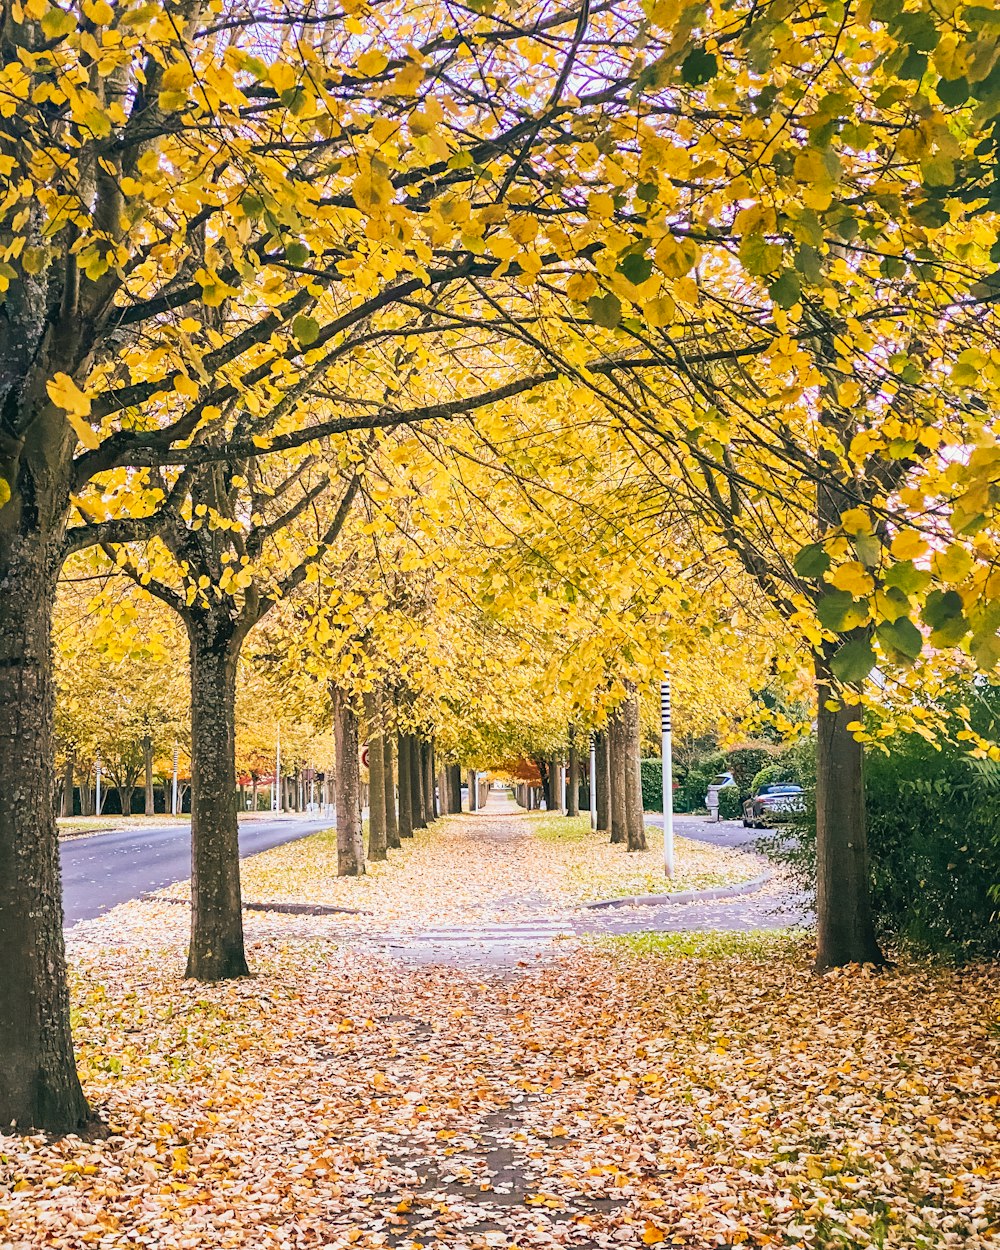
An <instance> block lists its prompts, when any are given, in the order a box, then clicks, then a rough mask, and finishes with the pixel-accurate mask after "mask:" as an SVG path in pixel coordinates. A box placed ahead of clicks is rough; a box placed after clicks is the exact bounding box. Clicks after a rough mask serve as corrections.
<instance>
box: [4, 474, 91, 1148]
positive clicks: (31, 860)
mask: <svg viewBox="0 0 1000 1250" xmlns="http://www.w3.org/2000/svg"><path fill="white" fill-rule="evenodd" d="M25 472H27V471H25ZM8 510H9V511H8ZM33 510H34V509H33V507H29V505H28V503H26V502H19V501H18V500H17V499H13V498H12V499H11V501H10V502H8V503H7V504H6V505H5V506H4V508H2V509H0V760H2V783H3V784H2V785H0V968H2V969H3V972H2V975H0V1056H2V1059H0V1126H3V1129H4V1130H5V1129H6V1128H7V1126H9V1125H11V1124H13V1125H16V1127H17V1128H18V1129H21V1130H27V1129H40V1130H45V1131H48V1132H53V1133H67V1132H73V1131H75V1130H77V1129H79V1128H81V1127H82V1126H83V1125H84V1124H85V1123H86V1121H87V1118H88V1108H87V1102H86V1100H85V1098H84V1096H83V1091H82V1089H81V1088H80V1082H79V1079H78V1077H77V1074H76V1067H75V1065H74V1062H73V1042H72V1038H71V1035H70V1020H69V995H68V992H67V989H66V957H65V947H64V943H63V931H62V924H63V909H62V888H61V884H60V875H59V839H58V834H57V832H56V822H55V816H54V808H53V779H54V775H55V750H54V739H53V678H52V655H51V645H52V638H51V629H52V613H53V609H54V605H55V590H56V578H57V576H58V571H59V561H58V558H57V557H56V555H55V547H56V543H55V540H54V539H53V540H52V541H50V542H46V540H45V537H44V535H42V534H40V533H39V532H38V531H37V528H34V527H33V525H32V521H33V519H34V518H32V517H31V516H30V515H27V516H26V515H24V514H26V513H30V512H33ZM5 513H7V515H6V516H5V515H4V514H5Z"/></svg>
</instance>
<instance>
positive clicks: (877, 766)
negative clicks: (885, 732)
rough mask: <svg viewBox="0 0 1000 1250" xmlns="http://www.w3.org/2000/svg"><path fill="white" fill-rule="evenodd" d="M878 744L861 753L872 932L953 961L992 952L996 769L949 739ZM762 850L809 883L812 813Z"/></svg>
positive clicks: (999, 779)
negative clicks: (935, 744)
mask: <svg viewBox="0 0 1000 1250" xmlns="http://www.w3.org/2000/svg"><path fill="white" fill-rule="evenodd" d="M886 745H887V747H888V754H884V753H882V752H881V751H869V752H868V753H867V755H866V758H865V804H866V808H867V816H868V841H869V850H870V856H871V865H872V905H873V908H874V913H875V922H876V925H877V927H878V930H879V933H880V935H881V936H882V937H883V938H888V939H889V940H903V941H905V942H909V943H912V944H914V945H916V946H919V947H922V948H924V949H926V950H929V951H934V952H937V953H940V954H946V955H950V956H954V957H962V956H964V957H975V956H982V955H986V956H994V955H996V954H998V953H1000V926H998V924H997V915H998V911H1000V767H998V766H997V765H995V764H991V763H990V762H989V761H980V760H974V759H972V758H970V757H969V756H968V755H966V754H965V753H964V752H963V751H962V750H961V749H960V748H959V747H958V746H955V745H952V744H945V745H944V746H943V747H942V749H941V750H937V749H935V747H933V746H932V745H930V744H929V743H927V742H925V741H924V739H923V738H921V737H920V736H919V735H917V734H900V735H897V736H896V737H894V738H892V739H890V740H889V741H888V743H887V744H886ZM809 781H810V779H809V777H808V776H806V778H805V782H806V785H807V787H808V785H809ZM810 807H811V808H812V804H810ZM765 849H766V850H767V853H768V854H770V855H771V856H772V857H773V858H776V859H779V860H781V861H782V862H783V863H785V864H786V865H787V866H788V867H789V868H790V869H791V870H792V872H793V873H794V874H795V876H796V877H797V878H798V880H799V881H800V882H801V883H802V885H803V886H804V887H806V888H808V889H813V888H814V887H815V875H816V814H815V809H814V808H813V809H812V810H810V811H809V812H807V813H806V814H805V815H804V816H803V817H802V818H801V820H799V821H796V822H795V824H794V826H792V827H791V828H788V829H786V831H784V832H779V831H775V832H774V833H772V834H771V835H770V837H769V838H768V839H767V845H766V848H765Z"/></svg>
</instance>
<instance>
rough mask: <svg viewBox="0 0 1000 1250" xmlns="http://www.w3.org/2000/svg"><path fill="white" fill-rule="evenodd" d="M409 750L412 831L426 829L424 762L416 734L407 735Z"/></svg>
mask: <svg viewBox="0 0 1000 1250" xmlns="http://www.w3.org/2000/svg"><path fill="white" fill-rule="evenodd" d="M409 749H410V788H411V795H410V806H411V809H412V811H413V827H414V829H426V828H427V818H426V816H425V814H424V813H425V811H426V808H425V806H424V761H423V752H422V751H421V749H420V738H419V736H418V735H417V734H410V735H409Z"/></svg>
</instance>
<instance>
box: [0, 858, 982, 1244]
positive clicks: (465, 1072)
mask: <svg viewBox="0 0 1000 1250" xmlns="http://www.w3.org/2000/svg"><path fill="white" fill-rule="evenodd" d="M252 862H253V861H250V863H251V864H252ZM481 884H482V885H483V886H487V885H488V881H487V880H485V879H484V880H483V881H482V882H481ZM442 886H443V882H442ZM521 888H522V889H523V888H524V883H523V882H522V885H521ZM436 895H437V888H436V886H432V889H431V891H430V894H429V897H430V898H431V900H432V901H431V904H430V908H429V910H427V911H425V910H424V909H422V908H421V907H420V906H419V903H418V904H417V909H416V910H415V911H414V912H411V914H410V916H409V917H408V919H409V921H410V922H411V923H413V924H415V925H417V926H420V925H422V924H426V923H427V922H428V921H430V922H431V923H433V922H434V919H435V917H436V916H437V915H439V914H440V908H439V906H438V904H437V902H436V901H435V900H436ZM413 897H414V899H415V898H416V896H415V895H414V896H413ZM246 919H247V935H248V939H249V943H250V945H251V947H252V949H253V951H254V959H255V964H256V965H257V967H258V968H259V973H258V975H257V976H255V977H254V979H253V980H252V981H247V980H244V981H235V982H228V983H224V984H219V985H207V986H206V985H196V984H194V983H192V982H189V981H184V980H182V979H181V978H180V976H179V975H177V973H176V972H174V971H172V969H174V968H178V967H179V966H180V965H181V964H182V955H183V949H184V943H185V940H186V929H187V924H188V917H187V915H186V909H184V908H182V907H178V906H171V905H168V904H159V905H157V904H150V903H140V902H136V903H132V904H127V905H125V906H124V907H122V908H119V909H117V910H116V911H115V912H113V913H111V914H110V915H109V916H106V917H103V918H101V919H99V920H96V921H92V922H88V923H87V924H86V925H84V926H81V927H79V928H78V929H77V930H76V931H75V932H74V933H73V934H71V935H70V940H69V948H70V958H71V962H72V965H73V998H74V1007H75V1011H76V1016H77V1021H78V1025H77V1031H78V1045H79V1061H80V1065H81V1071H82V1075H83V1079H84V1083H85V1086H86V1089H87V1092H88V1095H89V1096H90V1098H91V1100H92V1102H93V1103H94V1105H95V1106H96V1107H98V1108H100V1110H101V1111H102V1113H103V1114H104V1115H105V1117H106V1119H107V1121H108V1123H109V1125H110V1127H111V1129H112V1136H111V1137H110V1138H109V1139H108V1140H107V1141H96V1142H87V1141H82V1140H80V1139H79V1138H76V1137H68V1138H65V1139H63V1140H61V1141H55V1142H52V1141H49V1140H47V1139H45V1138H43V1137H41V1136H37V1137H33V1138H24V1139H15V1138H5V1139H4V1141H3V1156H4V1163H3V1166H4V1170H5V1180H6V1182H7V1186H6V1198H5V1200H4V1202H3V1203H2V1204H0V1229H2V1235H3V1236H4V1237H5V1238H6V1239H7V1240H9V1241H11V1242H12V1243H13V1244H15V1245H16V1244H18V1243H21V1244H24V1245H30V1246H43V1245H60V1244H62V1245H65V1246H67V1247H78V1246H80V1247H82V1246H84V1245H89V1244H100V1243H101V1241H102V1240H103V1241H105V1242H108V1243H109V1244H113V1243H114V1242H120V1243H121V1244H123V1245H124V1244H127V1243H128V1242H131V1241H135V1242H138V1243H141V1242H142V1241H143V1240H145V1241H146V1242H147V1243H149V1244H151V1245H159V1246H169V1245H171V1244H177V1245H178V1246H181V1245H183V1246H184V1247H185V1250H218V1247H220V1246H226V1247H229V1248H230V1250H251V1247H252V1248H253V1250H261V1248H262V1250H278V1248H279V1247H288V1246H295V1245H301V1246H308V1245H310V1244H315V1245H317V1246H321V1245H331V1246H340V1245H355V1246H360V1247H362V1248H363V1250H376V1247H384V1246H385V1245H386V1244H387V1241H389V1240H391V1241H393V1242H395V1243H396V1244H399V1245H401V1246H406V1247H414V1248H415V1247H416V1245H418V1244H419V1245H422V1246H428V1245H440V1246H447V1247H448V1250H485V1248H486V1247H489V1246H505V1247H514V1246H517V1247H521V1248H522V1250H552V1247H553V1246H566V1247H572V1246H574V1245H578V1244H579V1245H596V1246H607V1247H613V1246H619V1245H654V1246H655V1245H665V1246H671V1245H677V1246H681V1247H692V1248H693V1247H698V1248H699V1250H700V1247H703V1246H704V1247H723V1246H732V1247H735V1246H745V1247H747V1250H750V1248H751V1247H758V1248H759V1247H776V1246H781V1247H789V1248H792V1247H795V1248H797V1250H819V1248H820V1247H821V1246H827V1245H831V1244H843V1245H845V1246H852V1247H856V1248H857V1250H868V1248H869V1247H871V1248H873V1250H874V1248H875V1247H878V1248H879V1250H913V1247H914V1246H921V1247H926V1250H946V1248H947V1247H951V1246H955V1245H961V1246H962V1248H963V1250H965V1248H966V1247H968V1248H969V1250H987V1248H988V1247H991V1246H993V1245H995V1243H996V1237H997V1232H998V1223H997V1221H998V1211H997V1206H996V1187H997V1184H998V1181H1000V1172H998V1166H997V1157H996V1141H997V1134H998V1132H1000V1120H998V1117H1000V1102H998V1099H997V1096H996V1089H995V1071H996V1024H997V1000H998V993H1000V985H998V982H997V979H996V974H995V970H992V969H990V968H987V967H967V968H964V969H962V970H961V971H956V970H953V969H949V968H944V967H942V968H934V967H931V966H928V965H922V964H909V963H907V962H905V961H903V962H901V963H900V964H898V965H897V966H896V967H894V968H892V969H889V970H887V971H884V972H878V973H876V972H870V971H863V970H860V969H858V968H849V969H845V970H843V971H841V972H839V973H836V974H831V975H829V976H826V977H817V976H815V975H814V974H812V972H811V971H810V968H809V961H808V960H809V952H808V951H806V950H803V949H801V948H800V947H799V946H798V945H797V944H796V943H795V942H791V941H789V940H788V939H787V938H774V939H770V940H765V939H762V938H761V937H759V936H757V937H755V936H754V935H726V934H723V933H714V934H707V935H703V940H701V941H696V940H694V937H693V935H683V934H682V935H675V936H676V937H677V939H678V940H677V941H676V942H675V943H670V942H668V941H664V942H662V943H661V949H662V953H657V950H658V948H657V946H656V945H655V944H646V947H644V946H643V944H642V943H639V942H636V943H632V942H628V943H623V944H620V945H618V946H615V947H613V948H611V949H606V948H602V949H601V950H594V949H592V948H590V949H588V948H581V947H579V946H577V945H572V944H569V943H565V942H564V943H561V944H560V945H559V946H558V948H557V952H554V953H552V954H550V955H549V956H548V957H546V958H544V959H538V960H536V959H530V960H528V961H526V966H523V967H516V966H515V967H513V968H508V967H502V968H499V969H495V968H491V967H489V966H485V967H484V966H479V965H471V966H463V965H459V966H443V965H441V964H440V963H436V962H435V961H434V959H433V957H432V958H431V959H430V961H429V962H423V961H422V962H421V963H419V964H418V965H417V966H412V965H410V964H408V963H404V962H398V961H396V960H395V959H394V958H393V957H392V956H391V947H387V946H386V947H383V946H382V945H380V944H375V943H371V942H368V943H366V942H364V941H363V940H359V939H358V937H357V936H355V935H353V934H351V935H350V936H349V937H348V940H346V941H344V940H342V936H343V935H344V933H345V930H344V929H343V925H344V921H345V918H344V917H339V918H338V917H329V918H317V917H296V916H279V915H273V914H272V915H263V914H260V913H248V915H247V918H246ZM347 922H348V923H353V922H352V921H351V920H350V918H347ZM480 922H481V917H480V913H479V912H478V910H477V909H476V908H475V896H474V895H470V900H469V906H468V907H467V908H466V910H465V912H464V918H463V920H462V922H461V923H466V924H468V923H473V924H475V923H480ZM647 947H648V953H641V952H642V951H643V950H644V949H646V948H647Z"/></svg>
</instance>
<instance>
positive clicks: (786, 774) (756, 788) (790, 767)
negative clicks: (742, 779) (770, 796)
mask: <svg viewBox="0 0 1000 1250" xmlns="http://www.w3.org/2000/svg"><path fill="white" fill-rule="evenodd" d="M781 781H786V782H788V783H789V784H790V785H796V786H800V785H801V784H802V778H801V777H800V776H799V770H798V768H797V767H796V766H795V761H794V760H792V759H787V760H785V759H783V760H779V761H778V762H777V763H776V764H767V765H765V766H764V767H763V768H762V769H761V770H760V772H759V773H758V774H757V776H756V777H754V779H753V781H752V782H751V783H750V793H751V794H760V791H761V787H762V786H773V785H776V784H777V783H778V782H781Z"/></svg>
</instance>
